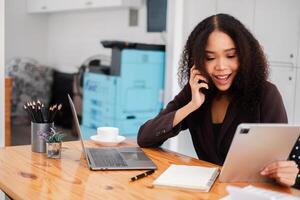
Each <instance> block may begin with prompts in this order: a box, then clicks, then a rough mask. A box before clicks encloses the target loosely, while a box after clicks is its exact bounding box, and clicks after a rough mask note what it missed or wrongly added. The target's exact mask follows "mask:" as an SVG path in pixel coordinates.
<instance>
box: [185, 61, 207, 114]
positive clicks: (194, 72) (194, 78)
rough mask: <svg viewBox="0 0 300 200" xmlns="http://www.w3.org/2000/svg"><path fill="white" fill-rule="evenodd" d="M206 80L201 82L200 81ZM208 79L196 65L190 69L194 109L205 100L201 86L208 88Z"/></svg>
mask: <svg viewBox="0 0 300 200" xmlns="http://www.w3.org/2000/svg"><path fill="white" fill-rule="evenodd" d="M200 80H201V81H205V82H206V83H204V82H201V83H199V81H200ZM207 82H208V81H207V79H206V78H205V77H204V76H203V75H202V74H201V72H200V71H199V70H198V69H196V67H195V65H194V66H193V67H192V68H191V69H190V80H189V84H190V86H191V92H192V100H191V101H190V103H189V104H190V105H191V106H192V108H193V109H194V110H197V109H198V108H199V107H200V106H201V105H202V104H203V102H204V101H205V95H204V94H203V93H202V92H200V91H199V89H200V88H206V89H208V84H207Z"/></svg>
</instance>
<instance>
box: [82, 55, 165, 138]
mask: <svg viewBox="0 0 300 200" xmlns="http://www.w3.org/2000/svg"><path fill="white" fill-rule="evenodd" d="M120 51H121V54H120V55H121V56H120V70H119V71H120V74H119V75H105V74H97V73H91V72H86V73H85V74H84V86H83V121H82V127H83V128H87V130H89V131H87V132H89V133H90V134H92V133H93V132H94V133H96V128H97V127H99V126H114V127H118V128H119V129H120V134H121V135H124V136H127V137H136V135H137V132H138V129H139V127H140V126H141V125H142V124H143V123H144V122H145V121H147V120H148V119H150V118H153V117H154V116H156V115H157V114H158V113H159V111H160V110H161V109H162V107H163V99H162V92H163V89H164V71H165V52H164V51H149V50H135V49H123V50H120ZM94 133H93V134H94ZM90 134H85V133H84V137H85V139H88V138H89V137H90Z"/></svg>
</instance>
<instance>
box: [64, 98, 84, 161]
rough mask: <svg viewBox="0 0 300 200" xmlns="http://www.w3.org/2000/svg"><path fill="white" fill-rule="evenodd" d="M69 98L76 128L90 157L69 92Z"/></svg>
mask: <svg viewBox="0 0 300 200" xmlns="http://www.w3.org/2000/svg"><path fill="white" fill-rule="evenodd" d="M68 99H69V103H70V106H71V110H72V115H73V119H74V122H75V128H76V131H77V134H78V135H79V139H80V141H81V145H82V149H83V152H84V154H85V156H86V158H88V156H87V153H86V150H85V147H84V143H83V137H82V134H81V130H80V126H79V121H78V118H77V114H76V110H75V106H74V103H73V101H72V99H71V97H70V95H69V94H68Z"/></svg>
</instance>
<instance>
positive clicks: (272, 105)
mask: <svg viewBox="0 0 300 200" xmlns="http://www.w3.org/2000/svg"><path fill="white" fill-rule="evenodd" d="M260 113H261V121H260V122H261V123H287V122H288V118H287V114H286V111H285V107H284V104H283V101H282V97H281V95H280V93H279V91H278V89H277V87H276V86H275V85H274V84H271V83H268V84H267V85H266V90H265V93H264V95H263V99H262V104H261V112H260Z"/></svg>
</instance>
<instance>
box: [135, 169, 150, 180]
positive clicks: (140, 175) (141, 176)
mask: <svg viewBox="0 0 300 200" xmlns="http://www.w3.org/2000/svg"><path fill="white" fill-rule="evenodd" d="M153 173H154V169H151V170H149V171H146V172H144V173H142V174H139V175H136V176H134V177H132V178H131V181H136V180H138V179H141V178H143V177H146V176H148V175H150V174H153Z"/></svg>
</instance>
